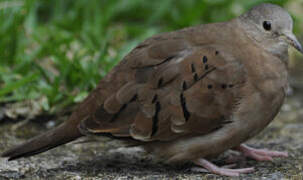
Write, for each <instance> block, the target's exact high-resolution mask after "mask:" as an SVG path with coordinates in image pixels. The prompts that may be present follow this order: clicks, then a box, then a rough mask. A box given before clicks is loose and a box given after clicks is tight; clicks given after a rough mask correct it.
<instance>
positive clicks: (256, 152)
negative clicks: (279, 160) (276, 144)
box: [235, 144, 288, 161]
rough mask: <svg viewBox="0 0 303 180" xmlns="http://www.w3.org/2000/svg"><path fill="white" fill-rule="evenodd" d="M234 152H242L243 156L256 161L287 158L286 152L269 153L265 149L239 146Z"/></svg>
mask: <svg viewBox="0 0 303 180" xmlns="http://www.w3.org/2000/svg"><path fill="white" fill-rule="evenodd" d="M235 150H237V151H240V152H242V153H243V154H244V155H245V156H247V157H249V158H252V159H254V160H257V161H273V157H288V153H287V152H279V151H269V150H266V149H255V148H251V147H249V146H247V145H245V144H241V145H240V146H239V147H237V148H235Z"/></svg>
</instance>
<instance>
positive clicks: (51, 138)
mask: <svg viewBox="0 0 303 180" xmlns="http://www.w3.org/2000/svg"><path fill="white" fill-rule="evenodd" d="M80 136H82V135H81V133H80V132H79V130H78V128H77V127H70V125H67V123H63V124H62V125H60V126H59V127H57V128H55V129H53V130H50V131H48V132H46V133H44V134H41V135H39V136H37V137H34V138H32V139H30V140H29V141H27V142H25V143H23V144H21V145H19V146H16V147H14V148H12V149H9V150H8V151H6V152H4V153H3V154H2V155H1V156H2V157H8V160H9V161H10V160H15V159H18V158H21V157H28V156H32V155H35V154H39V153H42V152H45V151H47V150H49V149H52V148H55V147H57V146H59V145H62V144H65V143H68V142H70V141H73V140H75V139H77V138H78V137H80Z"/></svg>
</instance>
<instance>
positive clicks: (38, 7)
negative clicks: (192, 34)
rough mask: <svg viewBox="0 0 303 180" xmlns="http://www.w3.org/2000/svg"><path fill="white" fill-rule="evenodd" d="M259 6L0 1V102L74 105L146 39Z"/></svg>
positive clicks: (138, 0) (238, 1)
mask: <svg viewBox="0 0 303 180" xmlns="http://www.w3.org/2000/svg"><path fill="white" fill-rule="evenodd" d="M259 2H265V1H261V0H255V1H242V0H186V1H185V0H153V1H147V0H120V1H118V0H49V1H46V0H25V1H21V0H7V1H0V102H2V103H3V102H4V103H7V102H18V101H23V100H27V99H34V100H38V99H41V98H46V101H43V102H44V103H46V104H45V105H44V106H43V107H44V110H45V111H49V112H54V111H56V109H58V108H62V107H65V106H67V105H71V104H73V103H76V102H79V101H81V100H82V99H83V98H84V97H85V96H86V95H87V94H88V92H89V91H90V90H92V89H93V88H94V87H96V84H97V83H98V81H99V80H100V79H101V77H102V76H104V75H106V73H107V72H108V71H109V70H110V69H111V68H112V67H113V66H114V65H115V64H116V63H117V62H118V61H119V60H121V59H122V58H123V56H124V55H125V54H127V53H128V52H129V51H130V50H131V49H132V48H133V47H134V46H135V45H136V44H138V43H139V42H140V41H142V40H144V39H145V38H147V37H149V36H151V35H153V34H156V33H159V32H164V31H171V30H175V29H179V28H183V27H186V26H192V25H197V24H202V23H208V22H217V21H224V20H228V19H230V18H232V17H235V16H237V15H239V14H241V13H243V12H244V11H246V10H247V9H248V8H250V7H251V6H253V5H255V4H257V3H259ZM266 2H268V1H266ZM271 2H275V3H278V4H280V5H283V4H285V3H287V1H286V0H276V1H271Z"/></svg>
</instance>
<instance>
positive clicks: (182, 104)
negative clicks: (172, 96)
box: [180, 93, 190, 121]
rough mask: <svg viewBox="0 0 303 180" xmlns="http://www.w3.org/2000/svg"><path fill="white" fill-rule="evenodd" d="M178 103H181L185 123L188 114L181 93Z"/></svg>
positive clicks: (188, 116)
mask: <svg viewBox="0 0 303 180" xmlns="http://www.w3.org/2000/svg"><path fill="white" fill-rule="evenodd" d="M180 101H181V106H182V110H183V116H184V118H185V120H186V121H187V120H188V119H189V118H190V113H189V112H188V110H187V107H186V99H185V97H184V95H183V93H181V94H180Z"/></svg>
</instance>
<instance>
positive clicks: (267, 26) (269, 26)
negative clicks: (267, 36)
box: [263, 21, 271, 31]
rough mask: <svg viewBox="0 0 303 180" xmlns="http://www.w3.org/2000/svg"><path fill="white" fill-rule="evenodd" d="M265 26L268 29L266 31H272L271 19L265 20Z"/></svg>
mask: <svg viewBox="0 0 303 180" xmlns="http://www.w3.org/2000/svg"><path fill="white" fill-rule="evenodd" d="M263 28H264V29H265V30H266V31H270V30H271V23H270V22H269V21H264V22H263Z"/></svg>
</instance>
